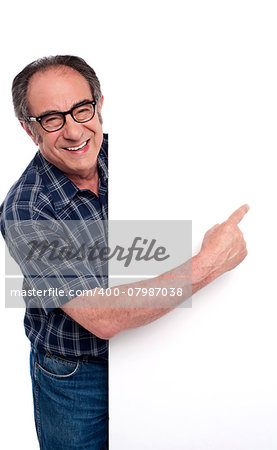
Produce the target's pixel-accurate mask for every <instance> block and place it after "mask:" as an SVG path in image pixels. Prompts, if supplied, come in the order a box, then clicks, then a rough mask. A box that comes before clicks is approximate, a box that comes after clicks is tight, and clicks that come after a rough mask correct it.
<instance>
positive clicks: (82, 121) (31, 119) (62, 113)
mask: <svg viewBox="0 0 277 450" xmlns="http://www.w3.org/2000/svg"><path fill="white" fill-rule="evenodd" d="M85 105H92V106H93V114H92V116H91V117H90V118H89V119H86V120H77V119H75V117H74V116H73V111H74V109H76V108H80V106H85ZM95 106H96V101H95V100H91V101H85V102H84V103H80V104H78V105H75V106H73V108H71V109H69V110H68V111H57V112H55V113H49V114H43V115H42V116H38V117H32V116H29V117H28V120H29V121H30V122H38V123H39V124H40V126H41V127H42V128H43V129H44V131H47V133H54V132H55V131H59V130H61V129H62V127H63V126H64V124H65V120H66V119H65V116H66V115H67V114H70V115H71V117H72V119H73V120H74V121H75V122H77V123H85V122H89V121H90V120H92V119H93V117H94V116H95ZM55 114H60V115H61V116H63V123H62V125H61V126H60V127H59V128H57V129H56V130H46V128H44V126H43V125H42V123H41V122H42V120H43V118H44V117H47V116H52V115H53V116H54V115H55Z"/></svg>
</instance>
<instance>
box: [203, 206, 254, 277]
mask: <svg viewBox="0 0 277 450" xmlns="http://www.w3.org/2000/svg"><path fill="white" fill-rule="evenodd" d="M248 210H249V206H248V205H243V206H241V207H240V208H239V209H237V210H236V211H235V212H234V213H233V214H232V215H231V216H230V217H229V219H227V220H226V221H225V222H223V223H222V224H220V225H219V224H217V225H215V226H213V227H212V228H211V229H210V230H208V231H207V233H206V234H205V236H204V239H203V243H202V246H201V250H200V255H201V257H202V258H203V261H204V265H205V266H206V267H208V268H209V270H210V274H211V275H212V278H216V277H218V276H219V275H222V274H223V273H224V272H227V271H228V270H231V269H234V267H236V266H237V265H238V264H240V263H241V261H243V259H244V258H245V257H246V255H247V249H246V243H245V241H244V238H243V234H242V232H241V231H240V229H239V227H238V223H239V222H240V221H241V220H242V219H243V217H244V215H245V214H246V213H247V211H248Z"/></svg>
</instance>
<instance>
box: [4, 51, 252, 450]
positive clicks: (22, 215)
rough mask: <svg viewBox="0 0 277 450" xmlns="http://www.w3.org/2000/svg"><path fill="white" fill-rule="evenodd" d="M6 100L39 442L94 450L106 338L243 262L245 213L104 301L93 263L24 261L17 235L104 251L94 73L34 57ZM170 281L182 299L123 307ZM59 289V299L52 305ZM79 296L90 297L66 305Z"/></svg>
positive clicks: (101, 274)
mask: <svg viewBox="0 0 277 450" xmlns="http://www.w3.org/2000/svg"><path fill="white" fill-rule="evenodd" d="M13 102H14V108H15V113H16V115H17V117H18V119H19V121H20V123H21V125H22V126H23V128H24V129H25V130H26V132H27V133H28V135H29V136H30V137H31V138H32V140H33V141H34V143H35V144H36V145H38V147H39V150H38V152H37V153H36V155H35V157H34V159H33V160H32V161H31V163H30V164H29V166H28V167H27V169H26V170H25V171H24V173H23V174H22V176H21V177H20V179H19V180H18V181H17V183H16V184H15V185H14V186H13V187H12V188H11V190H10V191H9V193H8V195H7V197H6V199H5V201H4V203H3V205H2V207H1V210H2V216H1V231H2V233H3V235H4V237H5V240H6V242H7V245H8V248H9V251H10V253H11V255H12V256H13V258H14V259H15V260H16V261H17V263H18V264H19V265H20V267H21V270H22V272H23V274H24V277H25V280H24V283H25V284H24V286H25V288H26V292H27V290H28V288H30V287H31V288H32V292H33V295H32V297H30V298H25V300H26V314H25V330H26V334H27V336H28V337H29V339H30V341H31V376H32V383H33V396H34V409H35V421H36V429H37V434H38V439H39V442H40V446H41V448H43V449H49V450H50V449H51V450H55V449H59V450H61V449H65V450H70V449H77V448H78V449H104V448H107V415H108V414H107V389H108V387H107V339H109V338H111V337H113V336H114V335H115V334H117V333H119V332H121V331H123V330H126V329H128V328H133V327H138V326H141V325H145V324H147V323H149V322H151V321H153V320H156V319H158V318H159V317H161V316H162V315H164V314H166V313H167V312H168V311H170V310H171V309H173V308H174V307H176V306H177V305H178V304H179V303H181V302H182V301H184V300H185V299H186V298H187V297H189V295H190V294H191V292H192V293H193V292H195V291H197V290H198V289H200V288H202V287H203V286H205V285H206V284H207V283H209V282H211V281H212V280H213V279H215V278H216V277H218V276H219V275H221V274H222V273H224V272H226V271H227V270H230V269H232V268H234V267H235V266H237V265H238V264H239V263H240V262H241V261H242V260H243V259H244V257H245V256H246V245H245V242H244V239H243V236H242V233H241V231H240V230H239V228H238V223H239V222H240V220H241V219H242V218H243V216H244V214H245V213H246V212H247V210H248V207H247V206H246V205H244V206H242V207H241V208H239V209H238V210H237V211H235V212H234V213H233V214H232V215H231V216H230V218H229V219H228V220H227V221H226V222H224V223H223V224H221V225H216V226H215V227H213V228H212V229H211V230H209V231H208V232H207V233H206V235H205V237H204V240H203V244H202V247H201V250H200V252H199V254H198V255H196V256H194V257H193V258H192V260H191V261H188V262H185V263H184V264H183V265H181V266H179V267H177V268H175V269H172V271H170V272H168V273H167V274H163V275H161V276H159V277H155V278H153V279H150V280H147V281H141V282H138V283H135V284H134V283H133V284H130V285H125V286H124V285H123V286H120V296H118V290H117V293H115V291H114V290H113V289H111V290H110V291H109V296H106V297H105V296H104V297H103V288H107V286H108V283H107V275H108V273H107V267H106V261H105V260H104V258H102V260H101V258H100V259H98V260H97V262H95V261H91V262H90V264H89V265H88V263H87V261H85V260H84V258H81V257H79V258H78V257H77V258H75V260H74V261H73V259H71V260H70V258H69V259H66V258H65V259H62V258H60V259H58V261H57V258H56V260H55V258H52V259H51V258H47V257H46V255H45V254H43V255H42V254H40V256H41V257H40V258H38V259H36V260H34V259H33V258H31V257H28V254H27V253H26V252H27V249H28V244H29V243H30V240H28V239H27V238H26V236H29V237H32V239H34V237H35V238H38V241H37V242H42V240H43V242H46V241H47V242H49V239H51V238H53V236H57V235H59V236H62V239H64V240H65V241H66V242H71V243H74V245H75V248H78V244H80V243H81V242H82V239H81V235H82V233H83V232H84V230H85V235H86V239H92V242H94V243H95V240H96V239H97V242H100V243H102V245H105V243H106V242H107V229H106V226H105V225H103V224H105V221H106V219H107V147H108V145H107V136H106V135H103V131H102V117H101V109H102V105H103V97H102V94H101V89H100V84H99V81H98V79H97V77H96V74H95V72H94V71H93V69H92V68H91V67H90V66H88V65H87V63H86V62H85V61H84V60H82V59H81V58H78V57H74V56H56V57H49V58H43V59H40V60H38V61H35V62H33V63H31V64H29V65H28V66H27V67H25V69H23V71H22V72H20V73H19V74H18V75H17V77H16V78H15V79H14V82H13ZM83 222H85V223H88V224H91V223H92V224H93V225H95V224H98V225H97V226H96V227H95V226H94V228H93V230H94V231H93V232H92V233H90V234H89V233H87V229H86V227H85V228H84V227H83V228H82V231H80V228H78V224H79V223H83ZM99 222H102V225H99ZM30 223H31V225H29V224H30ZM76 223H77V225H76ZM71 224H75V225H76V226H77V228H74V226H75V225H74V226H73V225H72V226H71ZM30 227H31V228H30ZM88 228H89V227H88ZM76 230H77V231H76ZM95 233H96V234H97V236H95V235H94V234H95ZM32 242H33V241H32ZM26 256H27V257H26ZM191 268H192V274H191V275H190V276H189V277H188V273H190V269H191ZM188 278H189V281H188ZM169 280H170V281H169ZM169 283H170V287H175V288H176V289H177V288H181V289H182V295H181V296H175V297H164V296H161V297H160V298H159V299H157V298H156V299H155V304H151V298H150V296H145V294H143V295H142V294H141V295H140V294H139V295H138V296H137V297H136V307H131V306H132V305H131V304H130V302H129V299H128V288H129V287H130V286H131V287H137V288H138V292H139V288H140V287H144V288H146V290H149V289H150V288H153V287H154V288H159V287H165V286H169ZM59 288H61V289H62V290H63V291H64V292H68V293H69V292H70V294H69V295H66V296H64V295H61V294H60V292H61V290H60V289H59ZM80 291H83V292H90V293H93V295H90V296H87V295H83V296H82V295H76V292H80ZM101 291H102V292H101ZM144 292H145V291H144ZM149 292H150V291H149ZM99 306H100V307H99ZM101 306H103V307H101Z"/></svg>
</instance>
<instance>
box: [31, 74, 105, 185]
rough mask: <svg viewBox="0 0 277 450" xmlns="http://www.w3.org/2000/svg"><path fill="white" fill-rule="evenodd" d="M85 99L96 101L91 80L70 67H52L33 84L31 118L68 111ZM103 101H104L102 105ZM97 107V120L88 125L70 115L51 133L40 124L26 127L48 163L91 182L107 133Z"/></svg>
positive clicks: (35, 77) (94, 119)
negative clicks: (104, 132) (90, 83)
mask: <svg viewBox="0 0 277 450" xmlns="http://www.w3.org/2000/svg"><path fill="white" fill-rule="evenodd" d="M84 100H93V98H92V93H91V90H90V87H89V84H88V82H87V80H86V79H85V78H84V77H83V76H82V75H81V74H80V73H79V72H77V71H75V70H74V69H71V68H70V67H65V66H64V67H51V68H49V69H47V70H46V71H44V72H37V73H36V74H35V75H33V76H32V77H31V79H30V81H29V85H28V90H27V101H28V105H29V110H30V114H31V116H34V117H38V116H41V115H43V114H45V113H46V112H49V111H51V112H54V111H56V112H57V111H68V110H70V109H71V108H72V107H73V106H74V105H76V104H78V103H80V102H83V101H84ZM102 102H103V98H102V99H101V102H100V107H101V106H102ZM97 108H98V111H99V105H97V106H96V113H95V115H94V117H93V118H92V119H91V120H89V121H88V122H85V123H78V122H75V121H74V120H73V118H72V117H71V115H70V114H68V115H67V116H66V122H65V124H64V126H63V128H61V129H60V130H58V131H54V132H52V133H48V132H47V131H45V130H43V128H42V127H41V126H40V124H39V123H37V122H34V123H33V127H34V128H33V129H30V127H29V126H28V125H27V124H23V127H24V128H25V130H26V131H27V133H28V134H29V135H30V136H31V137H32V139H33V141H34V142H35V143H36V144H37V145H39V148H40V151H41V153H42V155H43V156H44V158H45V159H47V161H49V162H50V163H52V164H54V165H55V166H56V167H58V168H59V169H60V170H61V171H62V172H64V173H65V174H66V175H67V176H68V177H69V178H72V176H73V177H76V176H77V177H78V176H80V177H82V178H87V179H91V178H92V177H93V175H94V174H95V173H96V170H97V155H98V153H99V150H100V147H101V144H102V140H103V131H102V125H101V123H100V120H99V117H98V114H97Z"/></svg>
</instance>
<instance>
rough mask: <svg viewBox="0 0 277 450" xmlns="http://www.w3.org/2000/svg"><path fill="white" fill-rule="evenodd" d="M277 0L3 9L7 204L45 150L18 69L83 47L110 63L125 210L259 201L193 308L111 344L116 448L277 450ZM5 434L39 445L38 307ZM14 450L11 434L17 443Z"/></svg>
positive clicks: (4, 363)
mask: <svg viewBox="0 0 277 450" xmlns="http://www.w3.org/2000/svg"><path fill="white" fill-rule="evenodd" d="M275 5H276V3H275V2H274V1H263V2H262V1H251V2H250V1H244V0H240V1H236V0H235V1H234V0H233V1H199V0H198V1H197V0H194V1H176V0H171V1H170V2H164V1H159V2H158V1H151V0H149V1H139V2H127V1H117V2H112V1H105V0H103V1H102V2H101V3H100V2H99V1H84V0H83V1H82V2H74V3H69V2H67V1H59V2H57V1H55V2H54V1H51V0H48V2H46V3H44V4H42V3H41V2H39V3H38V2H37V1H33V0H29V1H28V2H25V3H24V2H22V3H19V2H18V3H17V2H10V3H5V4H4V6H2V8H1V15H2V24H1V47H2V48H1V60H2V62H1V68H2V70H1V108H0V111H1V152H2V158H1V162H2V164H1V178H0V197H1V198H0V200H1V201H2V200H3V199H4V197H5V195H6V193H7V191H8V189H9V187H10V186H11V184H12V183H13V182H14V181H16V179H17V178H18V177H19V176H20V174H21V173H22V171H23V170H24V168H25V167H26V165H27V164H28V163H29V161H30V160H31V158H32V157H33V155H34V153H35V151H36V149H35V147H34V145H33V143H32V142H31V140H30V139H29V138H28V136H27V135H26V136H25V134H24V131H23V130H21V129H20V127H19V125H18V123H17V121H16V120H15V118H14V116H13V110H12V105H11V95H10V87H11V82H12V79H13V77H14V76H15V75H16V74H17V73H18V72H19V71H20V70H21V69H22V68H23V67H24V66H25V65H26V64H27V63H29V62H31V61H32V60H34V59H36V58H38V57H40V56H44V55H50V54H59V53H61V54H65V53H71V54H77V55H79V56H82V57H84V58H85V59H86V60H87V61H88V63H89V64H91V65H92V66H93V67H94V69H95V70H96V72H97V74H98V75H99V78H100V80H101V82H102V88H103V92H104V95H105V102H104V110H103V116H104V131H106V132H109V134H110V160H109V164H110V176H111V181H110V218H111V219H191V220H192V221H193V251H194V253H195V252H197V251H198V250H199V246H200V245H201V240H202V236H203V234H204V232H205V231H206V230H207V229H208V228H209V227H211V226H212V225H213V224H214V223H217V222H220V221H223V220H225V218H227V217H228V215H229V214H230V213H231V212H232V211H233V210H234V209H236V208H237V207H238V206H240V205H241V204H243V203H249V204H250V206H251V210H250V212H249V213H248V215H247V216H246V217H245V219H244V221H243V222H242V224H241V228H242V230H243V231H244V234H245V237H246V239H247V242H248V249H249V255H248V257H247V259H246V260H245V261H244V262H243V263H242V265H241V266H239V267H238V268H237V269H236V270H235V271H233V272H230V273H228V274H226V275H224V276H223V277H222V278H221V279H219V280H216V281H215V282H213V283H212V285H210V286H208V287H206V288H205V289H203V290H202V291H201V292H199V293H197V294H196V295H195V296H194V298H193V302H192V308H191V309H188V308H178V309H177V310H175V311H173V312H172V313H170V314H168V315H167V316H166V317H164V318H162V319H160V320H159V321H157V322H155V323H153V324H151V325H147V326H146V327H143V328H140V329H136V330H131V331H126V332H124V333H122V335H119V336H117V337H115V338H114V339H113V340H112V342H111V358H110V361H111V363H110V415H111V427H110V429H111V437H110V441H111V449H112V450H125V449H126V450H130V449H131V450H138V449H151V450H152V449H157V450H168V449H170V450H181V449H185V450H208V449H212V450H221V449H225V450H229V449H230V450H231V449H232V450H233V449H243V450H246V449H247V450H248V449H249V450H256V449H257V450H260V449H267V450H273V449H276V447H277V433H276V415H277V406H276V397H277V389H276V378H277V373H276V372H277V367H276V337H277V336H276V335H277V330H276V313H277V307H276V289H275V285H276V283H275V278H276V276H275V271H276V258H275V253H276V244H277V243H276V231H275V228H276V226H275V224H276V211H275V196H276V189H275V184H276V181H275V172H276V168H275V158H274V156H275V153H276V115H277V114H276V111H277V109H276V108H277V98H276V97H277V95H276V94H277V89H276V86H277V82H276V80H277V76H276V75H277V73H276V72H277V66H276V42H277V41H276V38H277V29H276V19H277V11H276V7H275ZM0 245H1V255H2V256H1V260H2V261H1V262H2V266H1V278H0V279H1V292H2V302H1V303H2V304H1V315H0V330H1V342H2V345H1V348H2V351H1V374H2V376H1V380H2V383H1V405H2V411H3V412H4V418H3V419H2V420H4V424H3V423H2V425H4V426H2V431H1V438H0V440H1V444H2V443H5V444H4V448H5V449H7V450H8V449H16V448H24V449H25V448H26V449H28V450H30V449H34V450H35V449H37V448H38V445H37V441H36V436H35V428H34V424H33V415H32V414H33V413H32V408H33V406H32V399H31V384H30V380H29V373H28V370H29V369H28V355H29V344H28V340H27V338H26V337H25V335H24V329H23V324H22V322H23V310H15V309H5V307H4V243H3V241H2V240H1V244H0ZM1 446H2V448H3V445H1Z"/></svg>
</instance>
